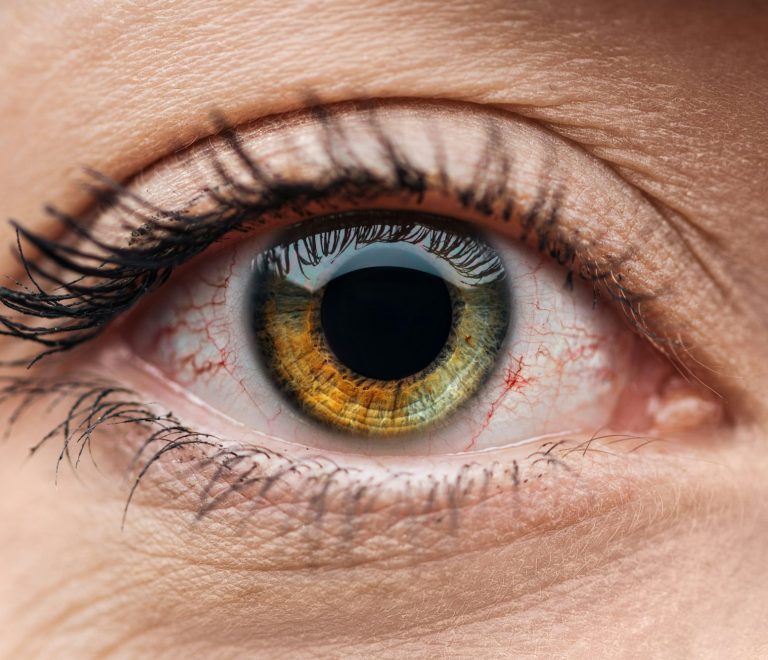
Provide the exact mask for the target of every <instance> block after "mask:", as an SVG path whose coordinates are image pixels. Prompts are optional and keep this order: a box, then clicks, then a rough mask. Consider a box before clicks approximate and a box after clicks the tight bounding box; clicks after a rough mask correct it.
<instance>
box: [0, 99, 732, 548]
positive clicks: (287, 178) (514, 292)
mask: <svg viewBox="0 0 768 660" xmlns="http://www.w3.org/2000/svg"><path fill="white" fill-rule="evenodd" d="M220 128H221V130H220V133H219V135H218V136H217V137H214V138H212V139H210V140H207V141H205V142H203V143H201V144H197V145H193V146H192V147H190V148H187V149H185V150H184V151H182V152H181V153H179V154H176V155H174V156H173V157H171V158H168V159H167V160H165V161H163V162H161V163H159V164H158V165H157V166H155V167H153V168H151V169H149V170H148V171H146V172H143V173H142V174H141V175H140V176H138V177H136V178H135V179H134V180H133V181H131V182H129V183H128V184H127V185H125V186H118V185H117V184H114V183H111V182H108V181H106V180H101V185H102V188H101V189H100V190H99V191H98V195H99V201H100V203H99V204H98V205H97V206H96V207H95V210H94V211H93V212H92V213H91V215H90V216H88V217H86V218H83V219H74V218H71V217H68V216H65V215H60V217H59V219H60V220H61V221H62V222H63V223H64V224H65V225H66V226H67V227H68V228H69V229H70V230H72V232H73V235H74V240H71V241H70V242H52V241H50V240H46V239H44V238H42V237H40V236H38V235H36V234H33V233H31V232H27V231H26V230H25V229H24V228H23V226H20V227H19V249H20V251H21V255H22V259H23V260H24V262H25V264H26V266H27V274H28V278H29V282H28V283H27V288H26V289H21V290H19V289H6V290H4V292H3V296H4V301H5V302H6V305H7V306H10V307H11V308H12V309H14V310H15V311H16V312H17V315H16V316H13V315H7V316H6V317H4V320H5V325H6V328H7V331H8V332H11V333H13V334H15V335H16V336H22V337H24V338H26V339H30V340H32V341H33V342H37V343H38V344H40V345H41V352H40V353H38V355H37V357H41V356H42V357H45V356H46V354H50V353H54V355H53V356H50V355H49V356H47V357H45V360H47V359H53V360H55V361H56V364H58V365H60V366H59V371H60V372H61V373H62V377H61V378H60V379H58V380H51V379H48V381H47V382H45V383H40V382H39V381H36V380H35V379H26V380H24V381H16V382H14V384H13V385H12V386H11V387H10V388H9V389H8V391H7V392H6V395H7V396H11V395H14V396H21V401H22V403H21V405H20V412H19V416H21V415H22V414H23V412H24V408H25V406H28V405H29V402H30V401H31V400H33V399H35V398H47V399H49V400H51V401H52V402H53V403H52V404H51V405H55V406H57V407H58V408H62V402H67V403H68V405H64V406H63V409H64V413H63V415H64V421H63V422H62V423H61V424H60V425H58V426H56V425H54V427H53V428H52V429H51V433H50V434H48V435H46V436H45V437H44V438H42V439H41V443H43V442H50V441H51V440H52V438H54V437H55V436H56V435H57V433H58V435H60V436H61V437H63V440H64V448H63V450H62V452H61V455H60V458H61V457H69V458H70V459H72V460H74V462H75V463H79V461H80V460H81V459H82V458H83V456H84V454H85V452H89V453H92V452H94V451H95V452H96V454H97V455H102V454H106V455H107V456H108V457H109V460H110V462H112V463H115V462H117V463H119V462H120V461H119V460H118V459H121V460H122V461H123V464H124V465H123V469H124V470H128V472H129V474H130V476H131V479H130V480H129V483H130V484H131V486H130V489H129V494H128V496H129V498H130V501H134V500H135V499H136V498H138V501H152V502H157V501H158V495H157V492H155V491H156V489H155V491H153V488H152V483H153V482H155V484H156V485H157V484H159V486H160V487H161V489H165V490H166V491H167V489H169V488H171V490H173V492H174V493H175V494H174V495H173V496H172V497H171V498H170V499H171V500H172V501H179V500H180V499H181V500H183V501H188V502H190V503H191V504H189V505H188V506H189V507H190V508H191V511H190V515H191V516H192V519H194V518H195V517H198V518H201V519H207V518H211V517H215V515H216V514H217V513H218V514H219V515H222V514H223V515H230V513H231V511H230V510H232V509H234V510H236V511H237V512H238V515H240V516H243V515H244V516H245V518H247V519H248V520H249V521H250V522H251V524H257V525H259V524H261V523H260V521H259V517H258V515H259V513H260V512H261V511H262V510H264V509H268V510H270V511H274V510H280V507H283V506H286V505H287V503H290V504H291V505H292V506H299V505H300V506H303V507H305V508H306V509H307V512H308V514H307V515H310V514H311V515H316V516H318V517H322V516H326V515H330V514H338V513H340V512H342V511H343V512H344V513H345V514H346V515H349V516H353V519H354V517H355V516H358V517H359V518H360V519H361V520H363V519H365V518H366V516H365V514H366V513H369V512H370V510H371V509H376V510H378V508H379V507H383V506H384V504H385V503H388V506H389V509H387V510H388V511H390V515H391V516H392V518H393V519H394V520H395V522H397V518H398V517H400V518H405V519H407V518H408V517H409V516H408V515H404V514H403V513H402V511H401V509H402V507H405V508H406V510H408V511H413V510H419V511H427V512H435V516H434V520H431V521H430V524H431V525H435V526H437V527H439V526H440V525H445V524H450V525H454V526H456V525H459V524H460V522H459V519H458V511H459V509H460V508H461V507H462V506H464V505H465V504H466V503H472V504H473V505H478V504H482V503H483V502H485V501H486V500H487V499H488V498H495V497H499V496H501V497H510V496H511V497H515V498H519V497H520V494H521V493H525V492H527V493H529V495H528V497H531V494H535V493H536V492H538V490H537V488H536V487H534V486H533V484H537V483H538V484H539V485H540V486H539V487H543V488H545V489H550V490H551V492H553V493H555V496H556V499H557V501H559V502H561V504H560V505H558V506H565V505H566V504H567V506H573V505H574V504H573V503H572V502H570V501H569V498H568V497H567V496H566V494H567V493H568V492H575V489H581V488H585V489H586V490H585V493H584V494H583V496H585V497H591V496H592V494H590V488H591V487H592V486H589V484H595V483H597V482H599V483H600V488H604V487H605V485H606V483H610V477H609V476H606V475H609V474H611V473H612V472H613V471H614V470H616V469H617V466H621V469H622V470H623V469H624V466H625V461H627V460H628V456H629V454H631V453H632V452H635V451H637V450H639V449H644V450H645V451H644V452H643V457H644V458H645V456H646V455H647V454H648V453H651V452H653V451H654V449H653V445H659V446H661V447H663V448H664V452H660V455H664V454H665V453H668V452H669V447H670V445H671V444H674V443H673V441H674V440H678V441H680V443H681V445H682V446H683V447H684V441H685V438H686V437H687V436H688V435H690V434H691V432H695V431H698V430H700V429H701V427H702V426H703V425H705V424H709V425H715V426H717V425H719V424H721V423H723V411H722V406H721V404H720V402H719V401H718V400H717V399H716V397H715V396H714V395H712V393H711V392H709V391H708V390H707V389H706V388H704V387H702V386H700V385H699V384H698V383H696V382H695V378H694V377H693V376H692V375H691V374H687V375H688V377H687V378H685V377H684V376H685V375H686V372H685V370H686V369H690V365H689V364H687V363H685V362H684V361H682V360H678V359H677V358H678V355H679V353H680V352H681V349H682V347H683V346H684V345H685V344H684V342H683V341H682V340H681V339H680V338H679V337H668V336H665V335H664V334H663V333H664V328H663V324H662V321H663V313H662V305H663V303H662V302H660V301H659V300H658V295H659V291H658V290H654V288H653V286H652V285H651V283H650V282H649V281H647V280H645V279H644V278H643V277H641V276H640V274H641V273H642V272H643V264H642V258H643V257H642V255H641V253H640V251H641V250H642V249H643V248H644V247H646V248H647V247H649V246H654V245H659V246H662V245H664V244H665V242H666V241H668V237H667V236H663V235H660V230H659V225H658V223H656V222H655V220H656V218H655V215H654V214H655V210H654V209H653V207H652V206H650V205H649V204H647V202H646V200H644V199H643V197H642V196H641V195H639V194H637V193H636V191H634V190H633V189H632V188H631V187H630V186H628V185H627V184H626V183H625V182H622V181H621V180H620V179H618V177H616V176H615V175H614V174H613V173H612V172H610V171H609V170H607V168H602V167H601V166H600V164H599V163H598V162H596V161H595V160H594V159H591V158H589V157H587V156H586V155H585V154H583V153H582V152H580V151H579V150H578V149H577V148H575V147H573V146H571V145H568V144H566V143H564V142H563V141H562V140H559V139H557V138H554V137H553V136H551V135H549V134H548V133H547V132H546V131H545V130H544V129H541V128H539V127H537V126H535V125H533V124H531V123H529V122H525V121H522V120H520V119H519V118H515V117H514V116H512V115H508V114H503V113H495V112H488V111H485V110H481V109H479V108H476V107H472V106H469V107H466V106H456V107H453V106H450V105H442V106H439V105H431V104H428V103H423V104H419V103H412V104H405V103H382V104H364V105H347V106H340V107H333V108H326V107H316V108H314V109H312V110H308V111H305V112H303V113H296V114H293V115H287V116H282V117H273V118H269V119H268V120H264V121H261V122H257V123H255V124H253V125H250V126H245V127H239V128H231V127H228V126H226V125H224V124H221V126H220ZM51 212H52V213H54V214H56V211H55V210H54V209H51ZM622 226H631V227H636V228H639V229H638V231H635V232H634V233H628V234H627V233H625V234H623V235H622V234H621V233H620V232H619V231H616V228H617V227H622ZM125 236H127V238H125ZM32 250H36V251H37V252H38V253H40V254H41V255H42V256H41V257H40V258H38V259H35V260H33V259H31V258H29V257H28V254H30V253H31V251H32ZM664 284H665V283H656V285H657V287H661V286H663V285H664ZM33 317H42V318H43V319H50V321H49V322H47V323H46V322H42V323H41V322H40V321H39V320H34V318H33ZM45 360H41V361H40V362H39V363H38V364H42V363H44V362H45ZM75 365H76V366H75ZM681 374H682V375H681ZM117 434H119V437H120V438H121V440H120V443H119V446H117V443H116V442H115V439H116V437H117ZM596 457H599V459H600V460H597V459H596ZM658 460H659V461H661V459H658ZM638 464H639V465H642V466H644V467H645V466H646V463H645V462H644V461H639V462H638ZM652 464H654V465H656V464H655V463H652ZM658 465H667V464H665V463H661V462H659V463H658ZM654 469H658V467H655V468H654ZM590 471H592V472H590ZM585 484H587V486H585ZM598 490H599V488H598ZM145 491H146V493H145ZM499 494H501V495H499ZM164 497H166V498H168V497H169V495H168V493H167V492H166V493H165V495H164ZM574 497H575V496H574ZM465 500H466V502H465ZM161 501H162V499H161ZM526 501H528V500H526ZM576 501H578V498H576ZM393 503H397V504H398V506H397V507H395V506H391V505H392V504H393ZM562 503H565V504H562ZM527 506H528V507H529V508H530V510H531V513H530V517H531V520H534V521H535V520H539V519H541V518H542V517H545V518H546V517H554V518H558V516H561V515H565V514H563V513H562V512H561V513H560V514H557V513H556V512H555V511H553V510H552V509H551V503H550V502H548V501H546V500H541V501H536V499H535V497H534V498H533V499H530V501H529V504H528V505H527ZM398 507H399V508H398ZM446 509H447V510H452V511H453V514H452V515H451V516H448V517H444V516H443V515H440V512H441V511H444V510H446ZM284 515H285V514H284ZM294 515H295V514H293V513H292V514H291V516H294ZM291 519H293V517H292V518H291ZM298 519H300V520H306V518H305V517H304V514H302V515H300V516H298ZM283 522H284V524H288V523H287V522H286V521H283ZM389 524H395V523H394V522H392V521H390V523H389ZM519 524H520V523H519V521H518V522H517V523H516V526H517V525H519ZM353 526H359V527H361V528H363V529H364V528H365V526H364V523H362V522H360V521H359V520H358V521H355V522H354V523H353ZM519 531H520V530H519V529H518V532H519ZM363 536H365V534H363ZM292 552H297V551H296V549H295V548H294V549H292Z"/></svg>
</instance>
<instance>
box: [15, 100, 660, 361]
mask: <svg viewBox="0 0 768 660" xmlns="http://www.w3.org/2000/svg"><path fill="white" fill-rule="evenodd" d="M312 112H313V113H314V115H315V117H316V119H317V120H318V122H319V125H320V126H321V130H322V131H323V135H324V137H325V139H324V148H325V149H326V152H327V155H328V156H329V159H330V161H331V163H332V164H333V167H334V169H333V170H332V171H331V172H330V175H329V176H328V178H327V180H326V181H310V180H296V181H284V180H281V179H279V178H277V177H271V176H270V175H268V174H267V173H266V170H265V168H263V167H262V166H261V165H260V163H259V162H258V160H256V159H254V158H253V157H251V156H250V155H249V154H248V153H246V151H245V149H244V148H243V146H242V144H241V143H240V141H239V139H238V136H237V133H236V131H235V129H233V128H232V127H230V126H228V125H227V124H225V123H223V122H222V121H219V130H220V134H221V135H222V136H223V138H224V139H225V141H226V143H227V144H228V146H229V147H230V148H231V149H232V151H233V152H234V153H235V154H236V155H237V157H238V159H239V161H240V163H241V165H242V166H243V169H244V170H245V171H246V172H248V173H249V174H250V175H251V177H252V182H253V183H252V185H251V186H246V185H244V184H243V183H242V182H240V181H237V180H236V179H235V178H234V177H233V176H232V175H231V174H230V173H229V172H228V171H227V170H226V169H225V168H224V167H223V166H222V165H221V164H220V163H219V162H218V160H217V159H216V156H215V155H212V156H211V157H212V158H213V159H214V164H215V166H216V169H217V171H218V173H219V175H220V176H221V178H222V180H223V182H224V186H225V187H226V188H227V189H229V190H232V191H233V194H232V195H231V196H229V197H223V196H221V195H220V193H219V192H218V190H215V189H206V190H204V191H203V192H202V193H201V196H203V195H209V196H210V197H211V199H213V200H214V202H215V203H216V204H217V207H216V208H214V209H213V210H211V211H206V212H203V213H198V214H195V213H191V212H186V211H177V210H169V209H163V208H160V207H157V206H155V205H154V204H152V203H151V202H150V201H149V200H146V199H144V198H142V197H141V196H139V195H137V194H135V193H133V192H132V191H130V190H129V189H128V188H127V187H126V186H124V185H121V184H119V183H117V182H115V181H112V180H110V179H109V178H107V177H105V176H103V175H101V174H99V173H97V172H93V171H90V175H91V176H92V178H93V179H94V181H95V182H96V184H98V186H100V187H97V185H92V186H91V191H92V193H93V195H94V197H95V201H96V202H97V204H96V206H98V208H99V210H100V211H102V212H106V211H107V210H109V209H114V208H118V209H121V210H123V211H125V212H126V213H128V214H130V215H131V216H132V217H138V218H139V219H140V222H141V224H140V226H139V228H138V229H133V231H132V234H131V236H132V237H131V241H130V244H129V246H128V247H119V246H117V245H112V244H108V243H105V242H103V241H100V240H99V239H97V238H96V237H95V236H94V234H93V233H92V232H91V231H90V230H89V229H88V228H87V226H86V223H84V222H83V221H82V220H81V219H78V218H75V217H73V216H70V215H68V214H66V213H63V212H61V211H59V210H57V209H56V208H54V207H51V206H47V207H46V212H47V214H48V215H50V216H51V217H52V218H54V219H55V220H56V221H58V222H59V223H60V224H61V225H62V226H63V228H64V229H65V230H67V231H68V232H71V233H72V234H73V235H75V236H77V237H79V239H80V240H81V241H82V243H83V244H84V246H86V247H81V246H77V247H75V246H71V245H65V244H63V243H61V242H58V241H56V240H51V239H48V238H45V237H44V236H42V235H40V234H37V233H35V232H32V231H30V230H27V229H25V228H24V227H23V226H22V225H20V224H19V223H17V222H12V224H13V226H14V228H15V230H16V235H17V252H18V256H19V258H20V261H21V263H22V265H23V267H24V270H25V272H26V274H27V277H28V279H29V281H30V283H31V284H32V287H31V288H30V287H26V288H19V289H9V288H5V287H0V303H2V304H3V305H5V306H6V307H7V308H9V309H11V310H13V311H14V312H16V313H18V314H20V315H22V316H26V317H30V318H37V319H47V320H48V321H61V322H62V323H57V324H54V325H53V326H51V327H45V326H44V327H41V326H39V325H37V324H35V323H30V322H26V321H23V320H17V319H15V318H13V317H12V316H9V315H0V324H2V326H3V327H4V329H2V330H0V334H4V335H9V336H12V337H15V338H17V339H21V340H25V341H30V342H34V343H37V344H40V345H42V347H43V348H42V349H41V351H40V352H39V353H37V354H36V355H33V356H32V357H31V358H30V359H29V360H28V366H31V365H32V364H34V363H36V362H37V361H38V360H40V359H42V358H44V357H46V356H48V355H51V354H54V353H60V352H65V351H69V350H71V349H73V348H75V347H76V346H79V345H81V344H83V343H86V342H88V341H89V340H91V339H93V338H95V337H96V336H97V335H98V334H99V333H100V332H101V330H102V329H103V328H104V327H106V326H107V325H108V324H109V323H110V322H111V321H113V320H114V319H115V318H117V317H118V316H120V315H122V314H123V313H125V312H126V311H128V310H129V309H130V308H132V307H133V306H134V305H135V304H136V303H138V302H139V300H141V299H142V298H144V297H145V296H146V295H147V294H148V293H149V292H151V291H153V290H155V289H157V288H158V287H160V286H161V285H162V284H163V283H164V282H165V281H167V279H168V278H169V277H170V275H171V273H172V272H173V271H174V270H175V269H176V268H178V267H179V266H181V265H183V264H185V263H186V262H188V261H189V260H191V259H192V258H193V257H195V256H197V255H198V254H200V253H202V252H203V251H205V250H206V249H207V248H208V247H210V246H211V245H212V244H213V243H215V242H217V241H219V240H221V239H223V238H224V237H225V236H227V235H228V234H231V233H234V232H244V231H247V230H248V229H249V228H250V227H252V226H255V225H259V224H263V223H264V222H265V220H264V218H265V217H267V216H269V217H274V216H279V215H280V214H281V213H283V212H286V211H287V210H291V211H293V212H295V213H297V214H298V215H299V216H300V217H302V209H304V208H306V207H308V206H310V205H312V204H315V205H318V204H322V203H324V202H329V201H330V202H332V201H333V199H335V198H339V197H343V198H344V199H347V200H353V201H355V202H356V203H364V202H372V203H373V202H375V201H376V200H377V199H379V198H381V197H383V196H384V195H403V196H405V195H408V196H410V197H411V198H413V199H414V200H415V202H416V203H417V204H419V203H421V202H422V200H423V196H424V194H425V192H427V190H428V185H429V184H428V182H429V180H430V178H436V180H437V181H439V182H440V186H441V188H442V189H441V191H440V192H441V193H443V194H445V195H451V196H452V197H453V198H454V199H455V200H456V201H457V202H458V203H459V205H460V206H461V207H462V208H463V209H464V210H473V211H475V212H478V213H481V214H483V215H485V216H497V215H498V217H500V219H501V221H502V222H509V220H510V218H511V217H512V216H513V214H514V212H515V207H516V204H515V200H514V199H513V198H512V196H511V195H510V194H509V193H508V191H507V188H506V186H505V185H504V183H502V181H503V180H504V179H506V178H507V177H508V176H509V175H510V173H511V162H510V160H509V158H508V157H507V155H505V154H499V153H498V152H497V151H496V150H494V149H493V148H492V147H493V143H494V140H495V130H494V128H493V126H492V125H491V126H490V127H489V129H488V136H487V140H488V141H487V144H486V147H485V149H484V151H483V152H482V155H481V157H480V158H479V159H478V162H477V165H476V172H475V176H474V180H473V183H472V184H471V185H472V187H471V188H463V189H461V188H458V187H455V186H453V185H452V184H451V182H450V180H449V178H448V174H447V170H446V168H445V167H441V170H440V171H439V172H438V173H437V176H436V177H430V176H429V175H428V174H427V173H426V172H423V171H421V170H420V169H419V168H418V167H417V166H415V165H414V164H413V163H410V162H409V161H408V159H407V158H405V157H404V156H403V155H402V154H401V153H400V152H399V151H398V150H397V148H396V147H395V145H394V144H393V142H392V141H391V140H390V139H388V138H387V136H386V135H385V134H384V132H383V130H382V129H380V128H379V127H378V126H377V125H376V123H375V115H371V122H372V127H373V128H374V129H375V130H377V136H378V138H379V140H380V143H381V147H382V152H383V154H384V155H385V157H386V159H387V166H388V168H389V177H387V176H381V175H380V174H377V173H375V172H373V171H372V170H370V169H368V168H366V167H365V166H362V165H360V164H359V163H356V164H354V165H352V164H350V163H346V162H344V161H343V159H342V158H341V157H340V156H339V154H340V153H343V149H344V143H343V142H341V140H343V139H344V136H343V133H342V132H340V131H339V130H337V129H336V126H335V123H334V115H333V113H332V111H331V110H328V109H327V108H314V109H312ZM494 158H495V159H497V160H498V162H496V163H494V162H493V160H492V159H494ZM486 172H497V173H499V174H498V176H499V180H498V181H496V182H494V181H490V182H488V183H486V184H485V185H484V186H481V183H480V182H482V181H483V176H484V174H485V173H486ZM481 187H484V190H480V188H481ZM558 208H559V206H558V194H557V193H555V194H554V195H551V196H550V198H549V199H547V198H546V197H545V194H544V193H543V192H541V193H540V195H539V198H538V199H537V200H535V201H534V202H533V204H532V206H531V209H530V211H529V212H528V213H526V214H525V215H523V216H522V218H521V223H520V224H521V227H520V236H519V240H520V241H521V242H526V243H532V244H533V245H534V246H535V248H536V249H538V251H539V252H541V253H544V254H547V255H548V256H549V257H550V258H552V259H553V260H554V261H555V262H556V263H557V264H559V265H560V266H563V267H565V269H566V275H565V284H566V286H567V287H568V288H571V287H572V286H573V280H574V277H579V278H580V279H583V280H585V281H587V282H590V283H592V285H593V287H594V290H595V294H594V295H595V298H597V296H598V295H599V294H600V292H602V294H603V295H606V296H607V297H608V298H609V299H611V300H613V301H614V302H615V303H617V304H618V306H619V307H620V308H621V310H622V311H623V313H624V314H625V316H626V317H627V319H628V320H629V321H630V323H631V324H632V325H633V326H634V328H635V329H636V330H637V331H638V332H640V333H641V334H643V335H645V336H647V337H648V338H649V339H650V340H651V341H653V342H654V343H657V344H663V343H664V342H665V341H666V340H664V339H663V338H660V337H658V336H655V335H653V334H652V333H651V332H650V330H649V328H648V326H647V324H646V323H645V320H644V318H643V316H642V314H641V310H640V306H641V303H643V302H644V301H645V300H647V299H648V296H646V295H642V294H638V293H635V292H633V291H632V290H631V289H629V288H628V287H627V286H626V285H625V284H624V283H623V277H622V275H621V274H620V273H619V272H618V271H617V269H618V268H619V266H620V265H621V260H620V259H611V260H610V261H600V260H597V259H594V258H593V257H592V256H591V255H589V254H588V250H587V248H586V246H583V245H580V246H577V245H576V244H575V243H574V242H573V241H572V240H571V237H570V236H568V235H566V234H565V232H563V231H561V230H560V227H559V225H558ZM497 209H501V210H500V211H497ZM309 215H310V214H308V215H307V216H306V217H309ZM25 245H27V246H29V247H31V248H33V250H35V251H37V252H39V253H40V254H41V255H42V256H43V257H45V258H46V259H48V260H49V262H50V265H48V266H44V265H40V264H39V263H38V262H37V261H36V260H34V259H32V258H29V257H28V256H27V249H25V247H24V246H25ZM87 246H90V248H91V249H90V250H89V249H88V248H87ZM64 272H65V273H68V274H69V275H70V277H71V279H66V278H65V276H64V275H63V274H62V273H64ZM89 279H90V280H93V281H88V280H89ZM46 283H47V284H50V285H53V288H51V289H46V288H45V284H46ZM19 364H21V363H18V362H17V363H14V364H13V365H7V366H19Z"/></svg>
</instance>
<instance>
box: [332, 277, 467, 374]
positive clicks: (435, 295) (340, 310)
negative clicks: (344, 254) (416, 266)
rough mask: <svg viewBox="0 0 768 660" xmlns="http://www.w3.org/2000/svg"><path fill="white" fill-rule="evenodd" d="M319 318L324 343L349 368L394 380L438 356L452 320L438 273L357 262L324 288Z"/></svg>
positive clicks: (449, 301)
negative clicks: (353, 268) (355, 267)
mask: <svg viewBox="0 0 768 660" xmlns="http://www.w3.org/2000/svg"><path fill="white" fill-rule="evenodd" d="M320 314H321V322H322V325H323V330H324V332H325V336H326V339H327V341H328V345H329V346H330V348H331V350H332V351H333V352H334V354H335V355H336V357H337V358H338V359H339V360H340V361H341V362H342V363H343V364H345V365H346V366H347V367H349V368H350V369H351V370H352V371H354V372H356V373H358V374H360V375H361V376H365V377H367V378H375V379H377V380H399V379H401V378H405V377H406V376H411V375H412V374H415V373H417V372H418V371H421V370H422V369H424V368H425V367H427V366H429V365H430V364H431V363H432V361H433V360H434V359H435V358H436V357H437V356H438V354H439V353H440V351H441V349H442V348H443V346H444V345H445V342H446V340H447V339H448V333H449V332H450V330H451V324H452V321H453V310H452V305H451V296H450V294H449V292H448V288H447V287H446V285H445V282H444V281H443V279H442V278H441V277H438V276H436V275H432V274H430V273H424V272H422V271H419V270H413V269H411V268H397V267H389V266H379V267H375V268H361V269H360V270H356V271H352V272H350V273H345V274H344V275H340V276H339V277H337V278H336V279H334V280H331V281H330V282H329V283H328V284H327V285H326V288H325V293H324V294H323V301H322V306H321V311H320Z"/></svg>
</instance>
